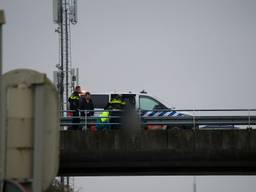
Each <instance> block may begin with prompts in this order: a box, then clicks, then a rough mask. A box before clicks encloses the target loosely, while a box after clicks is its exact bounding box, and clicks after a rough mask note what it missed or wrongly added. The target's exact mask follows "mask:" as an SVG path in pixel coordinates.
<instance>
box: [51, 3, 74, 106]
mask: <svg viewBox="0 0 256 192" xmlns="http://www.w3.org/2000/svg"><path fill="white" fill-rule="evenodd" d="M53 21H54V23H56V24H58V27H57V29H56V30H55V31H56V32H57V33H58V34H59V63H58V64H57V65H56V67H57V69H58V71H57V88H58V91H59V98H60V106H61V110H68V107H67V106H68V105H67V102H68V97H69V95H70V94H71V91H72V90H73V89H74V84H75V83H74V82H75V81H76V80H77V79H78V77H76V75H75V74H74V73H73V71H74V70H73V69H72V65H71V31H70V24H73V25H75V24H76V23H77V0H53Z"/></svg>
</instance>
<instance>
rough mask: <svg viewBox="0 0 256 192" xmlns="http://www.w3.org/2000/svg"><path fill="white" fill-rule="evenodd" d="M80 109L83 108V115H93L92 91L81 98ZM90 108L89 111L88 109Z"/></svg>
mask: <svg viewBox="0 0 256 192" xmlns="http://www.w3.org/2000/svg"><path fill="white" fill-rule="evenodd" d="M80 110H83V111H82V112H81V116H85V115H87V116H92V115H93V114H94V111H93V110H94V104H93V102H92V99H91V94H90V92H86V93H85V94H84V95H82V96H81V98H80ZM86 110H88V111H86Z"/></svg>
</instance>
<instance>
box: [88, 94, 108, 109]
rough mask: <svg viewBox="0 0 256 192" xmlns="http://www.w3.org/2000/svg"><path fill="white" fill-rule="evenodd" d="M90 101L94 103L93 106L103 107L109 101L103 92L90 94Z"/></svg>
mask: <svg viewBox="0 0 256 192" xmlns="http://www.w3.org/2000/svg"><path fill="white" fill-rule="evenodd" d="M91 97H92V101H93V104H94V108H102V109H103V108H104V107H106V105H107V104H108V102H109V95H107V94H105V95H103V94H92V95H91Z"/></svg>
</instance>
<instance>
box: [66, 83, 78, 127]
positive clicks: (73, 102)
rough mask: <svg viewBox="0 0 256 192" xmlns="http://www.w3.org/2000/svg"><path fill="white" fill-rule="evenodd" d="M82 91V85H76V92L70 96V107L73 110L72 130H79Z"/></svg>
mask: <svg viewBox="0 0 256 192" xmlns="http://www.w3.org/2000/svg"><path fill="white" fill-rule="evenodd" d="M80 93H81V87H80V86H76V88H75V90H74V92H73V93H72V94H71V96H70V97H69V98H68V102H69V109H70V110H72V117H73V118H72V123H73V125H72V130H79V123H80V117H79V104H80V96H79V94H80Z"/></svg>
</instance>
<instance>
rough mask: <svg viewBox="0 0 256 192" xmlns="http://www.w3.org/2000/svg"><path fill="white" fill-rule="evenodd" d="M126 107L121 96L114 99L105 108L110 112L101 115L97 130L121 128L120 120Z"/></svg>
mask: <svg viewBox="0 0 256 192" xmlns="http://www.w3.org/2000/svg"><path fill="white" fill-rule="evenodd" d="M125 105H126V103H125V102H123V101H122V97H121V96H120V95H117V96H116V97H114V98H112V99H111V101H110V102H109V103H108V104H107V106H106V107H105V110H109V111H103V112H101V113H100V118H99V119H98V121H97V123H98V124H97V129H109V128H111V129H117V128H120V119H121V116H122V110H123V109H124V108H125ZM110 116H111V118H110Z"/></svg>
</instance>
